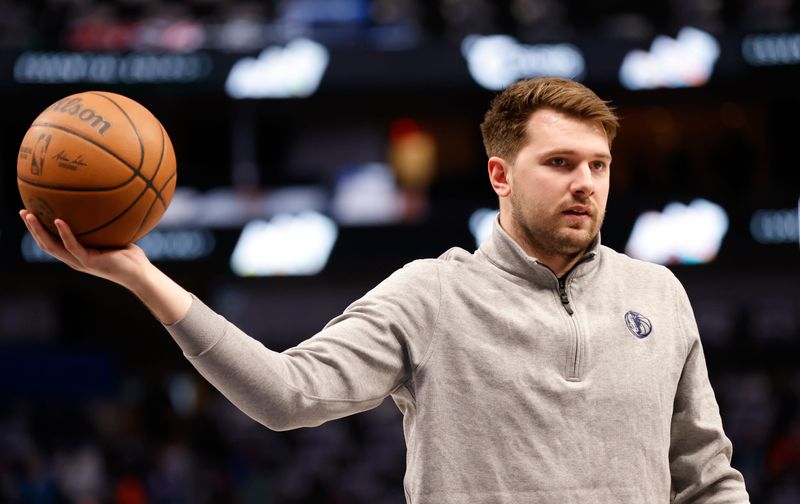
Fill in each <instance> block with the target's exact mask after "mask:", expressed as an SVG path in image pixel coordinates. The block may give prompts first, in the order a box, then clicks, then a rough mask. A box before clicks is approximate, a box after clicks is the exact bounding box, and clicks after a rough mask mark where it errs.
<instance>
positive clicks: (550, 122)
mask: <svg viewBox="0 0 800 504" xmlns="http://www.w3.org/2000/svg"><path fill="white" fill-rule="evenodd" d="M526 137H527V138H526V146H530V147H535V148H559V147H563V148H570V149H575V148H578V147H582V148H585V149H587V150H592V151H600V152H609V147H608V135H607V134H606V132H605V130H604V129H603V125H602V124H601V123H600V121H592V120H587V119H580V118H578V117H575V116H572V115H568V114H564V113H563V112H559V111H557V110H553V109H549V108H544V109H539V110H537V111H535V112H534V113H533V114H531V116H530V118H528V123H527V127H526Z"/></svg>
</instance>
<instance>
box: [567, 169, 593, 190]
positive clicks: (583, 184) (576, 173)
mask: <svg viewBox="0 0 800 504" xmlns="http://www.w3.org/2000/svg"><path fill="white" fill-rule="evenodd" d="M569 190H570V192H571V193H572V194H573V195H574V196H578V195H580V196H582V197H584V198H588V197H589V196H591V195H592V194H593V193H594V174H593V173H592V169H591V167H589V163H581V164H579V165H578V166H577V167H576V168H575V169H574V170H573V171H572V180H571V181H570V188H569Z"/></svg>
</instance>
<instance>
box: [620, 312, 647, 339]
mask: <svg viewBox="0 0 800 504" xmlns="http://www.w3.org/2000/svg"><path fill="white" fill-rule="evenodd" d="M625 325H626V326H627V327H628V330H629V331H630V332H631V334H633V335H634V336H636V337H637V338H639V339H643V338H646V337H648V336H649V335H650V333H651V332H652V331H653V324H652V322H650V320H649V319H648V318H647V317H645V316H644V315H642V314H641V313H637V312H635V311H633V310H631V311H628V313H626V314H625Z"/></svg>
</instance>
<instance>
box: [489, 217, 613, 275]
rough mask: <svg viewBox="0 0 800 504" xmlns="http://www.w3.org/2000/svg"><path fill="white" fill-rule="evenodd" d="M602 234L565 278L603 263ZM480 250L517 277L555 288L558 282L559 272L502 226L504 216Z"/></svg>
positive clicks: (499, 266) (496, 264)
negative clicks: (600, 257) (556, 273)
mask: <svg viewBox="0 0 800 504" xmlns="http://www.w3.org/2000/svg"><path fill="white" fill-rule="evenodd" d="M599 249H600V236H599V235H598V236H597V238H595V240H594V242H593V243H592V245H591V247H590V248H589V251H588V252H587V253H586V254H585V255H584V256H583V257H582V258H581V259H580V260H579V261H578V262H577V263H576V264H575V266H573V267H572V268H571V269H570V270H569V271H568V272H567V273H565V274H564V278H565V279H566V278H570V277H572V278H576V277H580V276H583V275H585V274H587V273H589V272H590V271H593V270H594V269H595V268H597V267H598V265H599V262H600V261H599V260H598V259H599V257H598V252H599ZM478 253H479V254H481V255H483V256H485V257H486V258H487V259H488V260H489V261H490V262H491V263H492V264H494V265H495V266H497V267H498V268H500V269H502V270H503V271H506V272H507V273H510V274H512V275H514V276H517V277H520V278H523V279H525V280H528V281H533V282H535V283H537V284H540V285H544V286H548V287H553V286H557V283H556V284H553V280H556V282H557V281H558V278H557V277H556V275H555V273H554V272H553V270H552V269H550V268H549V267H548V266H547V265H545V264H544V263H542V262H541V261H539V260H538V259H537V258H535V257H532V256H529V255H528V254H527V253H526V252H525V251H524V250H523V249H522V247H521V246H520V245H519V244H518V243H517V242H516V241H514V239H513V238H512V237H511V235H509V234H508V233H507V232H506V230H505V229H503V227H502V226H501V225H500V217H499V215H498V217H497V218H496V219H495V221H494V224H493V227H492V234H491V236H490V237H489V238H488V239H487V240H486V241H484V242H483V243H482V244H481V246H480V248H479V249H478Z"/></svg>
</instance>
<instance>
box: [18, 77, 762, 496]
mask: <svg viewBox="0 0 800 504" xmlns="http://www.w3.org/2000/svg"><path fill="white" fill-rule="evenodd" d="M616 128H617V118H616V117H615V115H614V114H613V112H612V111H611V110H610V109H609V107H608V106H607V104H606V103H605V102H603V101H602V100H600V99H599V98H598V97H597V96H596V95H595V94H594V93H593V92H591V91H590V90H589V89H587V88H585V87H584V86H582V85H580V84H577V83H575V82H572V81H567V80H562V79H532V80H528V81H522V82H519V83H517V84H514V85H512V86H510V87H509V88H508V89H507V90H505V91H504V92H503V93H501V94H500V95H498V97H496V98H495V100H494V101H493V103H492V106H491V108H490V110H489V112H488V113H487V115H486V119H485V121H484V123H483V124H482V125H481V129H482V132H483V135H484V143H485V145H486V149H487V153H488V155H489V162H488V171H489V179H490V181H491V184H492V187H493V188H494V190H495V192H496V193H497V195H498V197H499V200H500V216H499V219H498V221H497V222H496V223H495V228H494V231H493V235H492V236H491V238H490V239H489V240H487V241H486V242H485V243H484V244H483V245H481V247H480V248H479V249H478V250H477V251H476V252H475V253H474V254H470V253H468V252H466V251H464V250H461V249H451V250H450V251H448V252H446V253H445V254H444V255H442V256H441V257H439V258H438V259H428V260H420V261H414V262H412V263H410V264H408V265H406V266H405V267H404V268H402V269H400V270H398V271H397V272H395V273H394V274H393V275H391V276H390V277H389V278H388V279H386V280H385V281H384V282H382V283H381V284H380V285H378V286H377V287H376V288H374V289H373V290H372V291H370V292H369V293H367V294H366V295H365V296H364V297H363V298H361V299H360V300H358V301H356V302H354V303H353V304H352V305H350V306H349V307H348V308H347V310H346V311H345V312H344V313H343V314H342V315H340V316H338V317H336V318H335V319H333V320H332V321H331V322H330V323H329V324H328V325H327V326H326V327H325V328H324V329H323V330H322V331H321V332H320V333H318V334H317V335H315V336H314V337H313V338H311V339H309V340H307V341H305V342H303V343H302V344H300V345H298V346H297V347H295V348H292V349H289V350H287V351H285V352H283V353H282V354H278V353H275V352H272V351H270V350H268V349H266V348H264V347H263V345H261V344H260V343H258V342H257V341H255V340H253V339H251V338H249V337H248V336H246V335H245V334H243V333H242V332H241V331H240V330H238V329H237V328H236V327H234V326H233V325H231V324H230V323H228V322H227V321H226V320H224V319H223V318H222V317H220V316H219V315H217V314H216V313H214V312H213V311H211V310H210V309H209V308H208V307H206V306H205V305H204V304H203V303H202V302H201V301H199V300H198V299H196V298H194V297H192V296H191V295H190V294H189V293H188V292H186V291H185V290H183V289H182V288H181V287H180V286H178V285H177V284H175V283H174V282H173V281H172V280H170V279H169V278H167V277H166V276H165V275H164V274H163V273H161V272H160V271H159V270H158V269H156V268H155V267H154V266H153V265H152V264H150V263H149V262H148V261H147V259H146V257H145V256H144V254H143V253H142V251H141V250H140V249H139V248H138V247H136V246H133V245H131V246H129V247H127V248H126V249H123V250H119V251H112V252H100V251H95V250H86V249H84V248H83V247H81V246H80V244H78V243H77V241H76V240H75V238H74V236H73V235H72V234H71V232H70V231H69V228H68V227H67V225H66V223H64V222H63V221H56V224H57V227H58V230H59V234H60V237H61V240H62V242H61V243H59V242H58V241H57V240H55V239H53V238H52V237H51V236H49V235H48V234H47V233H46V232H45V231H44V230H43V228H42V227H41V226H40V225H39V223H38V222H37V221H36V218H35V217H34V216H32V215H30V214H28V213H27V212H25V211H23V212H21V214H22V217H23V219H24V220H25V223H26V225H27V226H28V228H29V229H30V230H31V232H32V234H33V236H34V237H35V239H36V240H37V242H38V243H39V245H40V246H41V247H42V248H43V249H44V250H45V251H47V252H49V253H50V254H52V255H54V256H55V257H57V258H59V259H61V260H62V261H64V262H65V263H67V264H68V265H70V266H71V267H73V268H75V269H77V270H80V271H85V272H88V273H91V274H94V275H97V276H100V277H104V278H107V279H109V280H112V281H114V282H116V283H119V284H121V285H123V286H125V287H126V288H128V289H130V290H131V291H132V292H134V293H135V294H136V295H137V296H138V297H139V298H140V299H141V300H142V301H143V302H144V303H145V304H146V305H147V306H148V307H149V309H150V310H151V311H152V312H153V314H154V315H155V316H156V317H157V318H158V319H159V320H160V321H161V322H162V323H164V324H165V326H166V328H167V330H168V331H169V332H170V333H171V334H172V336H173V338H174V339H175V340H176V342H177V343H178V345H180V347H181V349H182V350H183V352H184V354H185V355H186V357H187V358H188V359H189V361H190V362H191V363H192V364H193V365H194V366H195V367H196V368H197V369H198V370H199V372H200V373H201V374H202V375H203V376H204V377H206V378H207V379H208V380H209V381H210V382H211V383H212V384H213V385H214V386H215V387H217V388H218V389H219V390H220V391H222V393H223V394H225V395H226V396H227V397H228V398H229V399H230V400H231V401H232V402H234V403H235V404H236V405H237V406H238V407H239V408H240V409H242V410H243V411H244V412H245V413H247V414H248V415H250V416H251V417H253V418H254V419H256V420H257V421H259V422H261V423H263V424H264V425H266V426H268V427H270V428H272V429H276V430H284V429H292V428H297V427H302V426H315V425H319V424H321V423H323V422H325V421H327V420H330V419H334V418H339V417H342V416H345V415H349V414H353V413H356V412H359V411H364V410H367V409H370V408H373V407H375V406H377V405H378V404H380V403H381V402H382V401H383V400H384V398H385V397H387V396H391V397H392V398H393V399H394V401H395V403H396V404H397V406H398V408H399V409H400V410H401V411H402V413H403V415H404V419H403V423H404V430H405V437H406V442H407V447H408V452H407V471H406V476H405V485H404V486H405V491H406V499H407V501H408V502H410V503H416V504H420V503H433V504H444V503H490V502H491V503H495V502H503V503H531V502H553V503H567V502H574V503H602V502H605V503H615V504H618V503H636V504H641V503H654V502H667V501H670V500H671V501H673V502H708V503H712V502H713V503H721V502H725V503H743V502H748V496H747V493H746V491H745V488H744V482H743V480H742V477H741V475H740V474H739V473H738V472H737V471H736V470H734V469H732V468H731V466H730V457H731V444H730V442H729V440H728V439H727V438H726V437H725V435H724V433H723V430H722V425H721V421H720V417H719V410H718V407H717V404H716V401H715V398H714V394H713V391H712V389H711V386H710V384H709V381H708V376H707V372H706V366H705V361H704V357H703V351H702V348H701V345H700V339H699V336H698V333H697V327H696V324H695V322H694V318H693V315H692V311H691V308H690V306H689V301H688V299H687V297H686V294H685V292H684V290H683V288H682V287H681V285H680V284H679V282H678V281H677V280H676V279H675V277H674V276H673V275H672V274H671V273H670V272H669V271H668V270H667V269H666V268H663V267H660V266H655V265H651V264H647V263H643V262H640V261H635V260H632V259H630V258H628V257H626V256H624V255H621V254H618V253H616V252H614V251H612V250H611V249H608V248H607V247H604V246H602V245H600V244H599V231H600V227H601V224H602V221H603V216H604V213H605V207H606V200H607V197H608V191H609V170H610V165H611V154H610V144H611V142H612V140H613V138H614V135H615V133H616ZM265 322H267V321H265Z"/></svg>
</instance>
